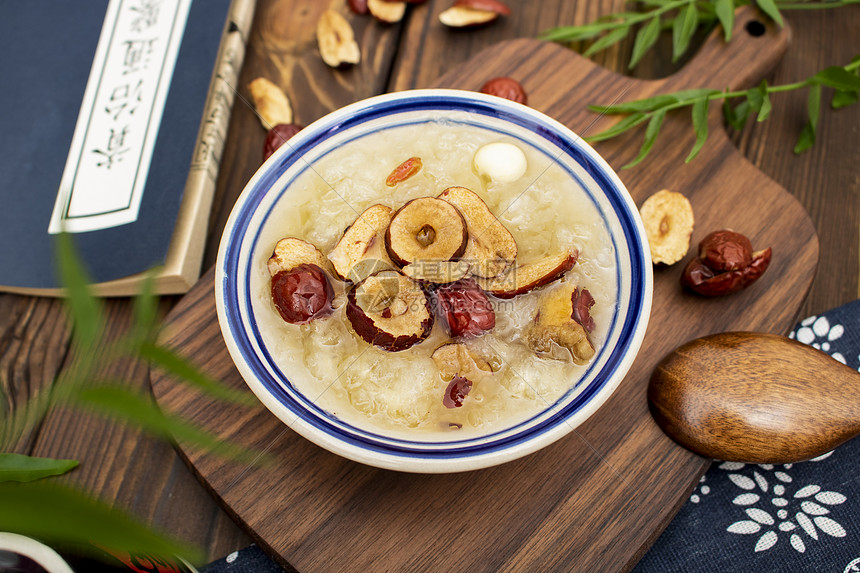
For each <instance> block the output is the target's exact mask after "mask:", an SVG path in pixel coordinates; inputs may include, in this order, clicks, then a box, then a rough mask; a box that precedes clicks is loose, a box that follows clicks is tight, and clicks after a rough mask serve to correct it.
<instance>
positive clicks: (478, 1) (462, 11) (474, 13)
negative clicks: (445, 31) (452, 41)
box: [439, 0, 511, 28]
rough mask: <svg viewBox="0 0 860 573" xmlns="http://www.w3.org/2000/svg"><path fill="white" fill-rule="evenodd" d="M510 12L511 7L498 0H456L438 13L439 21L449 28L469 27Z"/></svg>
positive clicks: (485, 22)
mask: <svg viewBox="0 0 860 573" xmlns="http://www.w3.org/2000/svg"><path fill="white" fill-rule="evenodd" d="M510 13H511V9H510V8H508V7H507V5H505V4H504V3H502V2H501V1H500V0H457V1H456V2H454V5H453V6H451V7H450V8H448V9H447V10H445V11H443V12H442V13H441V14H439V21H440V22H442V23H443V24H445V25H446V26H448V27H451V28H471V27H473V26H480V25H482V24H489V23H490V22H492V21H493V20H495V19H497V18H498V17H499V16H507V15H509V14H510Z"/></svg>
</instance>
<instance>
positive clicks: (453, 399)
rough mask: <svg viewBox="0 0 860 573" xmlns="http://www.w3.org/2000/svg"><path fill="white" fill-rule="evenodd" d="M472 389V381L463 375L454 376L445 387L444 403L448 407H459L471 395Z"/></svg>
mask: <svg viewBox="0 0 860 573" xmlns="http://www.w3.org/2000/svg"><path fill="white" fill-rule="evenodd" d="M471 390H472V381H471V380H469V379H468V378H463V377H462V376H459V375H458V376H454V377H453V378H452V379H451V381H450V382H449V383H448V387H447V388H445V394H444V395H443V396H442V404H444V405H445V407H446V408H459V407H461V406H462V405H463V400H464V399H465V398H466V396H468V395H469V392H470V391H471Z"/></svg>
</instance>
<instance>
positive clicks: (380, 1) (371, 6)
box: [367, 0, 406, 24]
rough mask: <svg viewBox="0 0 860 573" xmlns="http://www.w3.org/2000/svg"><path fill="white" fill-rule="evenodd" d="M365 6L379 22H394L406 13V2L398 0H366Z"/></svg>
mask: <svg viewBox="0 0 860 573" xmlns="http://www.w3.org/2000/svg"><path fill="white" fill-rule="evenodd" d="M367 8H368V10H370V13H371V15H373V17H374V18H376V19H377V20H379V21H380V22H385V23H386V24H394V23H396V22H399V21H401V20H402V19H403V15H404V14H405V13H406V2H401V1H398V0H367Z"/></svg>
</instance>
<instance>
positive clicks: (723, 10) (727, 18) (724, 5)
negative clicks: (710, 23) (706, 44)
mask: <svg viewBox="0 0 860 573" xmlns="http://www.w3.org/2000/svg"><path fill="white" fill-rule="evenodd" d="M714 11H715V12H716V13H717V18H718V19H719V20H720V26H722V27H723V38H725V40H726V42H727V43H728V42H730V41H731V39H732V30H733V29H734V27H735V3H734V2H733V1H732V0H716V2H715V5H714Z"/></svg>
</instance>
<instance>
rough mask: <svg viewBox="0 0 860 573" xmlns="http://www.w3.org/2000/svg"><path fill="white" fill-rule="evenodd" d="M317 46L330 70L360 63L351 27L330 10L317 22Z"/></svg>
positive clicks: (341, 17)
mask: <svg viewBox="0 0 860 573" xmlns="http://www.w3.org/2000/svg"><path fill="white" fill-rule="evenodd" d="M317 44H318V45H319V49H320V55H321V56H322V59H323V61H324V62H325V63H326V64H327V65H329V66H330V67H332V68H339V67H341V66H344V65H348V64H357V63H358V62H359V61H361V50H360V49H359V47H358V43H356V41H355V35H354V33H353V31H352V26H350V25H349V22H347V20H346V18H344V17H343V16H341V15H340V13H338V12H336V11H334V10H332V9H331V8H329V9H328V10H326V11H325V12H323V13H322V15H321V16H320V19H319V21H317ZM287 123H289V122H287Z"/></svg>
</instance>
